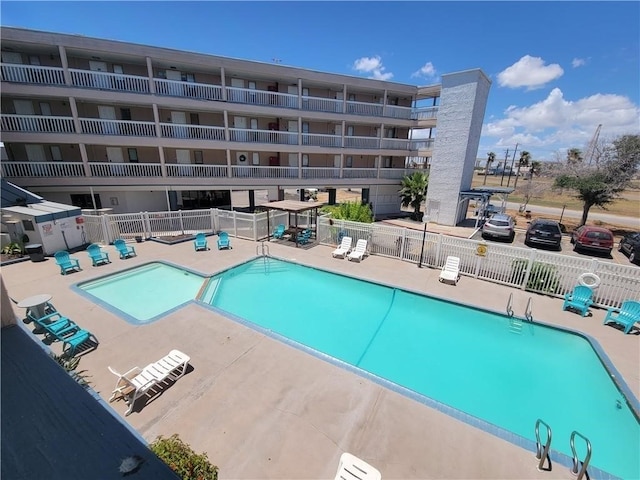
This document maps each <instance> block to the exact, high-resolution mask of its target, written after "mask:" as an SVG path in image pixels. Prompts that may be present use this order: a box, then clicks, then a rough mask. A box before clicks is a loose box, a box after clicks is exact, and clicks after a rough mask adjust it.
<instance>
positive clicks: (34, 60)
mask: <svg viewBox="0 0 640 480" xmlns="http://www.w3.org/2000/svg"><path fill="white" fill-rule="evenodd" d="M29 65H40V57H39V56H37V55H29Z"/></svg>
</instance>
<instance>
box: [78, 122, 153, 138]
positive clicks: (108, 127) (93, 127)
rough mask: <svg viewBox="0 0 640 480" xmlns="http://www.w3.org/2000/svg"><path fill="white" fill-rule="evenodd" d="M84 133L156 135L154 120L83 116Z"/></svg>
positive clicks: (133, 135)
mask: <svg viewBox="0 0 640 480" xmlns="http://www.w3.org/2000/svg"><path fill="white" fill-rule="evenodd" d="M80 128H81V129H82V133H87V134H90V135H123V136H127V137H155V136H156V124H155V123H154V122H134V121H131V120H104V119H98V118H81V119H80Z"/></svg>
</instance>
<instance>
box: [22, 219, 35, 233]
mask: <svg viewBox="0 0 640 480" xmlns="http://www.w3.org/2000/svg"><path fill="white" fill-rule="evenodd" d="M22 229H23V230H25V231H31V232H33V231H34V230H35V228H33V222H32V221H31V220H22Z"/></svg>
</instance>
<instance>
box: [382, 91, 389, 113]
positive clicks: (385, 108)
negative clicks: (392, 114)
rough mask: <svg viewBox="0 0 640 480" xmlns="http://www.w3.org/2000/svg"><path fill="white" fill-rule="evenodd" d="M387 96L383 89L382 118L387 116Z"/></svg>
mask: <svg viewBox="0 0 640 480" xmlns="http://www.w3.org/2000/svg"><path fill="white" fill-rule="evenodd" d="M388 94H389V91H388V90H387V89H386V88H385V89H384V102H382V116H383V117H384V116H385V115H386V114H387V95H388Z"/></svg>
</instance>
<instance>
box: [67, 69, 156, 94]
mask: <svg viewBox="0 0 640 480" xmlns="http://www.w3.org/2000/svg"><path fill="white" fill-rule="evenodd" d="M69 73H70V74H71V83H72V84H73V85H74V86H76V87H82V88H97V89H100V90H116V91H119V92H131V93H150V89H149V79H148V78H147V77H141V76H138V75H125V74H122V73H107V72H94V71H91V70H78V69H75V68H70V69H69Z"/></svg>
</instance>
